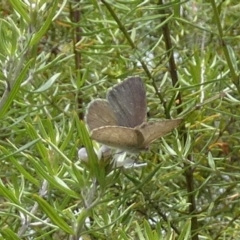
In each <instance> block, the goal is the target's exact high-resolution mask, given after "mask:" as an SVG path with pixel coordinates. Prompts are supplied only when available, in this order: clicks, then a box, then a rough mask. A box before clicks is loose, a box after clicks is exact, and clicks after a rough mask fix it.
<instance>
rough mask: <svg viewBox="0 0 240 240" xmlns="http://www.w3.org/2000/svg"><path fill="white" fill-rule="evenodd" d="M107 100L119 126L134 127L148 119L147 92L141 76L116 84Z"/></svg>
mask: <svg viewBox="0 0 240 240" xmlns="http://www.w3.org/2000/svg"><path fill="white" fill-rule="evenodd" d="M107 100H108V102H109V104H110V105H111V108H112V110H113V111H114V113H115V115H116V118H117V121H118V125H119V126H124V127H131V128H134V127H136V126H138V125H140V124H141V123H143V122H144V121H146V112H147V103H146V92H145V88H144V85H143V81H142V80H141V78H139V77H130V78H128V79H127V80H125V81H123V82H122V83H120V84H118V85H116V86H114V87H113V88H112V89H111V90H110V91H109V92H108V95H107Z"/></svg>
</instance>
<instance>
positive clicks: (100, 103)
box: [85, 99, 118, 131]
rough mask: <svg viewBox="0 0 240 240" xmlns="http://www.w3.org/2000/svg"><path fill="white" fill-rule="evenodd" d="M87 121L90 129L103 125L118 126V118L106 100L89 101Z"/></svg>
mask: <svg viewBox="0 0 240 240" xmlns="http://www.w3.org/2000/svg"><path fill="white" fill-rule="evenodd" d="M85 120H86V122H87V125H88V128H89V130H90V131H92V130H93V129H95V128H100V127H103V126H117V125H118V123H117V119H116V117H115V115H114V112H113V111H112V109H111V107H110V105H109V103H108V102H107V101H106V100H102V99H96V100H94V101H92V102H90V103H89V105H88V107H87V113H86V119H85Z"/></svg>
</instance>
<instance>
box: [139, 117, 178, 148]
mask: <svg viewBox="0 0 240 240" xmlns="http://www.w3.org/2000/svg"><path fill="white" fill-rule="evenodd" d="M181 122H182V119H173V120H163V121H157V122H144V123H143V124H141V125H140V126H138V127H136V128H135V129H138V130H139V131H140V132H141V133H142V135H143V137H144V142H143V146H142V147H141V148H147V147H148V146H149V144H150V143H152V142H153V141H155V140H157V139H158V138H160V137H162V136H164V135H165V134H167V133H169V132H171V131H172V130H173V129H174V128H176V127H177V126H178V125H179V124H180V123H181Z"/></svg>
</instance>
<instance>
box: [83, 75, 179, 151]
mask: <svg viewBox="0 0 240 240" xmlns="http://www.w3.org/2000/svg"><path fill="white" fill-rule="evenodd" d="M85 121H86V123H87V125H88V128H89V130H90V136H91V138H92V139H94V140H95V141H97V142H99V143H102V144H104V145H107V146H109V147H112V148H117V149H121V150H123V151H126V152H132V153H135V152H139V151H142V150H146V149H147V148H148V146H149V145H150V144H151V143H152V142H154V141H155V140H156V139H158V138H160V137H162V136H164V135H165V134H167V133H169V132H171V131H172V130H173V129H174V128H176V127H177V126H178V125H179V124H180V123H181V122H182V119H172V120H162V121H156V122H147V100H146V91H145V87H144V83H143V81H142V79H141V78H140V77H129V78H127V79H126V80H124V81H123V82H121V83H120V84H117V85H115V86H114V87H113V88H112V89H111V90H109V91H108V93H107V99H106V100H104V99H95V100H93V101H92V102H90V103H89V105H88V107H87V113H86V117H85Z"/></svg>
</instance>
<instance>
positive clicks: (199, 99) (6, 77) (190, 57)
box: [0, 0, 240, 240]
mask: <svg viewBox="0 0 240 240" xmlns="http://www.w3.org/2000/svg"><path fill="white" fill-rule="evenodd" d="M239 8H240V4H239V2H238V1H222V2H220V1H214V0H210V1H207V2H202V1H197V0H196V1H168V2H166V3H164V4H163V3H162V1H158V2H157V1H139V0H136V1H111V0H109V1H105V0H101V1H94V0H93V1H84V0H83V1H76V2H74V1H60V0H59V1H49V2H46V1H41V0H40V1H35V2H32V1H30V2H28V1H20V0H11V1H2V2H1V3H0V13H1V14H0V16H1V18H0V35H1V38H0V66H1V71H0V92H1V98H0V160H1V170H0V176H1V178H0V206H1V211H0V225H1V229H0V239H80V237H82V239H151V240H152V239H169V240H170V239H179V240H183V239H193V240H198V239H238V236H239V232H240V231H239V226H240V221H239V219H240V213H239V190H238V186H239V179H240V174H239V172H240V171H239V170H240V166H239V149H240V140H239V139H240V134H239V132H238V129H240V124H239V116H240V112H239V111H240V110H239V104H240V95H239V94H240V93H239V92H240V87H239V62H238V52H239V34H240V32H239V27H238V26H239ZM133 75H138V76H140V77H141V78H142V79H143V80H144V82H145V85H146V90H147V98H148V108H149V112H148V114H149V118H150V119H153V120H154V119H159V118H160V119H161V118H170V117H171V118H183V119H184V123H183V124H182V125H181V126H180V127H179V128H178V129H177V130H174V131H173V132H172V133H171V134H168V135H167V136H165V137H164V138H162V139H160V140H159V141H157V142H156V143H154V144H152V146H151V147H150V150H149V151H146V152H142V153H141V154H139V155H138V156H135V158H136V161H137V162H138V163H140V162H143V163H147V165H146V166H143V167H138V168H134V167H131V168H124V167H122V168H114V164H115V162H114V157H115V156H114V155H111V156H108V157H106V156H100V146H99V145H98V144H97V143H96V142H92V141H91V139H90V137H89V133H88V131H87V128H86V126H85V123H84V114H85V112H86V107H87V104H88V103H89V102H90V101H91V100H92V99H95V98H105V97H106V92H107V90H108V89H109V88H110V87H112V86H113V85H114V84H116V83H117V82H119V81H121V80H123V79H124V78H126V77H128V76H133ZM81 147H85V148H86V154H87V157H88V158H87V160H86V159H85V161H80V160H79V159H78V150H79V149H80V148H81ZM131 157H132V156H131ZM99 159H100V160H99Z"/></svg>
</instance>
